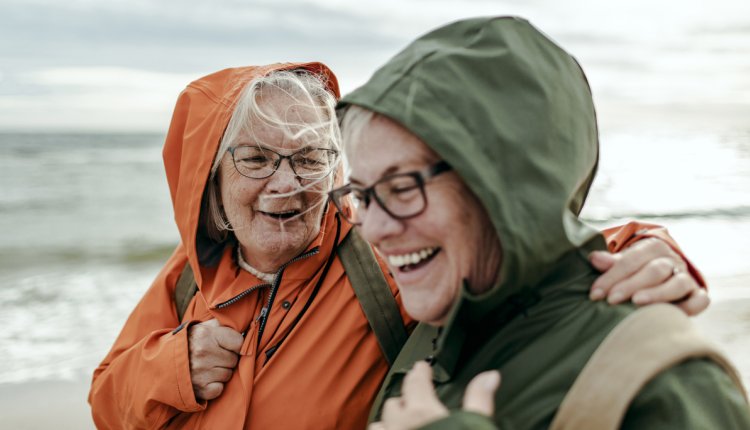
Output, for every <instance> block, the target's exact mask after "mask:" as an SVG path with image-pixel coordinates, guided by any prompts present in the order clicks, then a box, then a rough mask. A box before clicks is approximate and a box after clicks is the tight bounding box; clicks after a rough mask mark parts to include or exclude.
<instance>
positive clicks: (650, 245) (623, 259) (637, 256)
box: [591, 239, 676, 294]
mask: <svg viewBox="0 0 750 430" xmlns="http://www.w3.org/2000/svg"><path fill="white" fill-rule="evenodd" d="M669 253H672V254H674V252H673V251H672V249H671V248H669V246H668V245H667V244H666V243H664V242H662V241H661V240H659V239H643V240H640V241H638V242H636V243H635V244H633V246H631V247H629V248H627V249H625V250H624V251H622V252H620V253H618V254H614V255H612V257H613V259H614V264H613V265H612V267H610V268H609V270H607V271H606V272H604V273H603V274H602V275H601V276H599V278H597V279H596V280H595V281H594V284H593V285H592V286H591V289H592V290H599V289H601V290H603V291H604V292H605V294H607V293H609V291H610V290H611V289H612V288H613V287H614V286H615V285H616V284H617V283H618V282H620V281H622V280H624V279H627V278H628V277H629V276H631V275H632V274H633V273H635V272H636V271H637V270H638V269H640V268H641V267H642V266H643V265H645V264H646V263H648V262H649V261H651V260H653V259H654V258H657V257H661V256H665V255H670V254H669ZM675 255H676V254H675Z"/></svg>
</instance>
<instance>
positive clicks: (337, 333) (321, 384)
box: [89, 63, 675, 429]
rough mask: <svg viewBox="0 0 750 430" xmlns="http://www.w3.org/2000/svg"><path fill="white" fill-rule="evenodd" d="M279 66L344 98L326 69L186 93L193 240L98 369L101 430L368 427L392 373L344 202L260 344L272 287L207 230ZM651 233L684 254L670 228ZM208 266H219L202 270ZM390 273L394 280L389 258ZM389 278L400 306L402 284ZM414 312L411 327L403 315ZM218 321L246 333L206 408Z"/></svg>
mask: <svg viewBox="0 0 750 430" xmlns="http://www.w3.org/2000/svg"><path fill="white" fill-rule="evenodd" d="M279 69H305V70H308V71H310V72H313V73H318V74H320V75H322V76H324V77H325V78H327V82H328V86H329V88H330V90H331V91H332V92H333V93H334V94H335V95H336V96H337V97H338V96H339V93H338V84H337V81H336V77H335V76H334V75H333V73H332V72H331V71H330V70H329V69H328V68H327V67H326V66H324V65H322V64H320V63H306V64H289V63H287V64H275V65H270V66H264V67H245V68H236V69H227V70H223V71H220V72H217V73H215V74H212V75H209V76H206V77H204V78H202V79H199V80H197V81H195V82H193V83H191V84H190V85H189V86H188V87H187V88H186V89H185V90H184V91H183V92H182V94H181V95H180V97H179V99H178V101H177V106H176V108H175V111H174V115H173V118H172V123H171V126H170V129H169V133H168V135H167V140H166V144H165V147H164V164H165V167H166V173H167V179H168V182H169V187H170V192H171V197H172V202H173V205H174V213H175V220H176V223H177V226H178V228H179V232H180V236H181V239H182V242H181V244H180V245H179V246H178V247H177V249H176V250H175V252H174V254H173V255H172V256H171V257H170V259H169V261H168V262H167V264H166V265H165V266H164V268H163V269H162V270H161V272H160V273H159V275H158V276H157V278H156V280H155V281H154V283H153V284H152V286H151V287H150V288H149V290H148V291H147V292H146V294H145V295H144V297H143V298H142V299H141V301H140V302H139V303H138V305H137V306H136V308H135V310H134V311H133V312H132V314H131V315H130V317H129V318H128V320H127V322H126V323H125V326H124V328H123V329H122V332H121V333H120V335H119V336H118V338H117V340H116V341H115V343H114V345H113V347H112V349H111V350H110V352H109V354H107V356H106V357H105V358H104V360H103V361H102V363H101V364H100V365H99V367H98V368H97V369H96V370H95V372H94V377H93V383H92V387H91V392H90V394H89V402H90V403H91V407H92V412H93V416H94V421H95V423H96V425H97V427H98V428H100V429H120V428H128V429H157V428H191V429H198V428H200V429H243V428H253V429H263V428H277V429H306V428H309V429H358V428H364V427H365V425H366V422H367V415H368V412H369V409H370V406H371V404H372V402H373V400H374V397H375V394H376V393H377V390H378V388H379V386H380V384H381V382H382V380H383V378H384V376H385V374H386V372H387V370H388V368H387V363H386V361H385V359H384V357H383V355H382V353H381V351H380V349H379V347H378V343H377V340H376V338H375V336H374V334H373V332H372V330H371V329H370V327H369V324H368V322H367V320H366V318H365V316H364V313H363V312H362V309H361V307H360V305H359V303H358V302H357V299H356V297H355V295H354V292H353V290H352V288H351V285H350V282H349V280H348V279H347V277H346V274H345V273H344V269H343V266H342V264H341V262H340V261H339V259H338V257H337V256H336V255H335V246H336V244H335V243H334V242H335V238H336V237H337V236H338V241H339V242H340V241H341V240H343V238H344V237H345V236H346V234H347V232H348V231H349V230H350V228H351V227H350V226H349V225H348V224H346V223H345V222H339V221H338V220H337V218H336V217H335V209H334V208H333V206H329V207H328V209H327V211H326V214H325V215H324V219H323V225H322V227H321V232H320V234H319V235H318V237H317V238H316V239H315V240H314V241H313V243H312V244H310V245H309V247H308V249H307V251H306V253H305V254H304V255H307V256H306V257H305V258H303V259H301V260H299V261H295V262H293V263H291V264H289V265H288V266H287V267H286V269H284V271H283V275H282V281H281V285H280V287H279V289H278V295H277V297H276V300H275V302H274V307H273V309H271V310H270V312H269V317H268V321H267V325H266V327H265V330H264V334H263V336H262V339H261V342H260V346H259V347H258V346H257V344H258V339H257V335H258V327H257V317H258V315H260V312H261V309H262V308H263V305H264V304H265V297H266V294H267V289H264V288H259V289H257V290H251V292H249V293H248V290H250V289H252V287H253V286H257V285H259V284H263V281H261V280H259V279H258V278H256V277H255V276H253V275H251V274H250V273H248V272H246V271H244V270H240V269H239V268H238V266H237V264H236V262H235V260H234V258H233V255H234V248H233V246H230V245H228V244H219V245H218V246H217V245H216V244H214V245H213V246H209V245H210V244H209V243H208V242H207V241H206V238H205V234H204V233H203V232H202V229H201V228H200V227H199V219H200V217H199V215H200V211H201V200H202V196H203V193H204V188H205V187H206V182H207V178H208V177H209V172H210V169H211V164H212V162H213V159H214V157H215V155H216V151H217V149H218V146H219V143H220V140H221V137H222V134H223V132H224V129H225V128H226V125H227V123H228V122H229V118H230V117H231V115H232V112H233V109H234V106H235V103H236V101H237V99H238V97H239V94H240V92H241V91H242V89H243V87H244V84H246V83H248V82H249V81H251V80H252V79H254V78H257V77H260V76H262V75H264V74H267V73H268V72H270V71H272V70H279ZM645 227H647V228H651V227H653V226H648V225H646V226H645ZM337 230H338V234H337ZM638 230H640V227H639V225H638V224H631V225H629V226H625V227H624V228H622V229H620V230H617V229H614V230H612V231H610V232H608V236H610V237H613V238H616V239H617V241H616V242H615V246H614V247H613V248H612V250H617V249H620V248H621V247H622V246H623V245H626V243H629V242H628V240H630V239H631V238H634V237H645V236H644V235H640V234H639V233H642V232H639V231H638ZM650 231H654V232H656V233H655V234H656V235H658V236H660V237H662V238H663V239H665V240H667V241H668V242H669V243H670V244H672V245H673V246H675V245H674V243H673V242H672V241H671V239H670V238H669V237H668V236H664V235H663V234H661V232H660V230H659V229H656V230H650ZM647 235H648V234H647ZM647 235H646V236H647ZM311 251H312V252H311ZM308 254H309V255H308ZM211 257H213V258H211ZM329 259H332V262H331V265H330V268H329V270H328V271H327V272H326V273H325V278H324V280H323V281H322V284H321V288H320V290H319V292H318V294H317V296H316V297H315V300H313V301H312V302H311V305H310V307H309V309H307V311H306V312H304V316H303V317H302V318H301V320H300V321H299V323H298V324H297V325H296V326H295V327H294V328H293V329H292V325H293V321H294V319H295V318H296V317H297V316H298V315H299V314H300V313H301V311H302V309H303V307H304V306H305V304H306V303H307V301H308V298H310V295H311V292H312V290H313V289H314V286H315V285H316V284H317V283H318V281H319V278H320V277H321V276H322V275H323V274H324V272H325V270H324V267H325V266H326V263H327V262H328V260H329ZM208 260H213V262H212V264H205V263H203V264H202V262H205V261H208ZM187 261H189V262H190V265H191V267H192V269H193V273H194V274H195V279H196V282H197V284H198V285H199V292H198V293H197V294H196V297H195V299H194V300H193V301H192V302H191V304H190V306H189V307H188V309H187V311H186V313H185V316H184V318H183V322H184V324H182V325H181V324H180V321H179V320H178V318H177V314H176V311H175V305H174V302H173V296H174V289H175V285H176V282H177V279H178V278H179V276H180V273H181V271H182V269H183V267H184V266H185V264H186V262H187ZM381 267H382V268H383V270H384V272H385V273H387V269H386V267H385V265H384V264H383V263H382V262H381ZM386 278H387V279H388V281H389V282H390V284H391V285H390V286H391V290H392V292H393V294H394V296H395V297H396V299H397V300H399V297H398V293H397V290H396V287H395V284H394V283H393V281H392V279H391V277H390V276H387V277H386ZM220 305H221V306H220ZM402 316H403V318H404V321H405V322H406V323H407V325H410V324H411V322H412V321H411V319H410V318H409V317H408V316H407V315H406V314H405V313H403V311H402ZM213 318H216V319H218V320H219V322H220V323H221V324H222V325H225V326H228V327H231V328H233V329H234V330H236V331H238V332H241V333H246V336H245V341H244V344H243V346H242V350H241V357H240V360H239V363H238V365H237V367H236V368H235V370H234V373H233V375H232V378H231V379H230V380H229V381H228V382H227V383H226V384H225V386H224V391H223V392H222V393H221V395H220V396H219V397H218V398H216V399H214V400H211V401H208V402H206V401H198V400H197V399H196V398H195V395H194V393H193V388H192V383H191V379H190V366H189V362H188V337H187V335H188V330H187V327H189V326H190V325H191V324H195V323H198V322H202V321H207V320H210V319H213ZM282 339H285V340H284V342H283V344H282V346H281V347H280V348H279V349H278V350H277V351H276V352H275V353H274V354H273V355H272V357H271V358H270V359H267V357H266V352H267V351H268V350H269V349H271V348H273V347H274V346H275V345H277V344H278V343H279V341H281V340H282Z"/></svg>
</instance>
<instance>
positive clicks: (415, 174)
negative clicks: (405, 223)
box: [328, 160, 453, 225]
mask: <svg viewBox="0 0 750 430" xmlns="http://www.w3.org/2000/svg"><path fill="white" fill-rule="evenodd" d="M451 170H453V167H452V166H451V165H450V164H448V162H447V161H445V160H440V161H438V162H437V163H435V164H433V165H431V166H427V167H425V168H424V169H421V170H414V171H410V172H404V173H394V174H392V175H388V176H384V177H382V178H380V179H378V180H377V181H375V183H373V184H372V185H370V186H369V187H364V188H363V187H359V186H357V185H352V183H351V182H350V183H348V184H346V185H343V186H341V187H338V188H335V189H333V190H331V191H329V192H328V198H329V199H330V200H331V202H333V205H334V206H336V209H338V211H339V213H341V215H342V216H343V218H344V219H345V220H346V221H347V222H349V223H350V224H352V225H362V221H359V222H353V221H352V220H351V219H349V217H348V216H346V215H345V213H346V212H345V211H344V210H343V209H344V208H343V207H341V205H339V201H338V200H339V199H338V198H337V197H334V196H336V195H337V193H340V192H342V191H348V193H347V194H350V193H351V192H352V187H355V188H356V189H358V190H359V191H361V192H362V193H363V195H364V199H362V200H363V202H366V204H365V207H364V208H365V210H366V209H367V208H368V207H369V206H370V203H371V202H372V201H374V202H376V203H377V204H378V206H380V208H381V209H383V211H384V212H385V213H387V214H388V216H390V217H391V218H393V219H398V220H405V219H409V218H414V217H416V216H419V215H421V214H422V213H423V212H424V211H425V210H426V209H427V206H428V205H429V202H428V200H427V193H425V189H424V186H425V185H426V184H427V182H428V181H429V180H430V179H432V178H434V177H435V176H438V175H440V174H441V173H445V172H450V171H451ZM406 176H411V177H412V178H414V180H415V181H416V182H417V187H419V193H420V195H421V197H422V201H423V202H424V205H423V206H422V208H421V209H420V210H418V211H417V212H415V213H413V214H409V215H396V214H394V213H393V212H391V210H390V209H388V208H387V207H386V205H385V204H384V203H383V202H382V201H380V197H378V195H377V194H376V193H375V187H376V186H378V185H379V184H381V183H383V182H387V181H390V180H391V179H393V178H399V177H406Z"/></svg>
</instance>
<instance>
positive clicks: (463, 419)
mask: <svg viewBox="0 0 750 430" xmlns="http://www.w3.org/2000/svg"><path fill="white" fill-rule="evenodd" d="M498 428H499V427H497V425H495V423H494V422H493V421H492V420H491V419H490V418H489V417H486V416H484V415H480V414H477V413H475V412H467V411H451V413H450V415H448V416H447V417H445V418H442V419H439V420H437V421H433V422H431V423H429V424H427V425H424V426H422V427H420V428H419V430H495V429H498Z"/></svg>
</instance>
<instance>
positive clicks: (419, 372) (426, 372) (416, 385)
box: [401, 361, 437, 405]
mask: <svg viewBox="0 0 750 430" xmlns="http://www.w3.org/2000/svg"><path fill="white" fill-rule="evenodd" d="M401 393H402V394H401V395H402V397H403V399H404V403H406V404H407V405H408V404H409V403H410V402H414V401H422V400H425V399H431V398H432V399H436V398H437V396H436V395H435V386H434V385H433V384H432V367H430V365H429V364H428V363H427V362H424V361H418V362H416V363H414V367H412V368H411V370H410V371H409V373H407V374H406V376H405V377H404V383H403V384H402V386H401Z"/></svg>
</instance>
